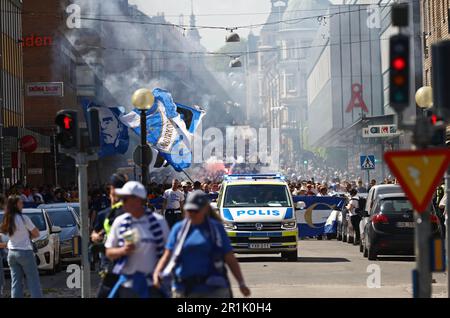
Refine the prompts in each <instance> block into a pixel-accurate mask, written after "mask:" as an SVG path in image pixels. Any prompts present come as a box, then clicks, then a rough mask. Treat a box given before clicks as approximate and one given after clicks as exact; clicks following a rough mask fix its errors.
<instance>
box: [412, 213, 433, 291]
mask: <svg viewBox="0 0 450 318" xmlns="http://www.w3.org/2000/svg"><path fill="white" fill-rule="evenodd" d="M414 214H415V220H416V230H415V231H414V234H415V254H416V266H417V274H418V279H417V286H416V288H417V297H418V298H431V280H432V273H431V266H430V265H431V259H430V257H431V253H430V240H431V224H430V211H429V209H426V211H425V212H423V213H422V214H420V213H419V212H417V211H415V212H414Z"/></svg>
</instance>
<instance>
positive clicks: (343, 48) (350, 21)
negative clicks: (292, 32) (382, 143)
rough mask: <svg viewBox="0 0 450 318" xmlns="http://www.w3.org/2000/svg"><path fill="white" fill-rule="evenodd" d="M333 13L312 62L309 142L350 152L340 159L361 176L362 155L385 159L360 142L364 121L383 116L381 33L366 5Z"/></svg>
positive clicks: (341, 7)
mask: <svg viewBox="0 0 450 318" xmlns="http://www.w3.org/2000/svg"><path fill="white" fill-rule="evenodd" d="M329 13H330V19H329V23H328V24H327V25H325V26H324V27H323V28H322V29H321V30H320V32H319V33H318V35H317V37H316V40H315V41H314V43H313V46H314V49H313V50H312V54H310V58H309V60H308V64H309V65H310V66H311V69H310V72H309V75H308V81H307V87H308V89H307V91H308V105H309V107H308V118H309V120H308V142H309V144H310V145H311V146H313V147H325V148H339V147H341V148H344V149H346V150H347V158H341V160H346V161H347V162H346V166H347V170H348V171H351V172H353V173H356V172H357V167H356V166H357V164H359V163H357V161H359V155H360V154H368V153H370V154H376V155H377V157H380V156H381V155H382V154H381V149H375V148H376V146H368V145H367V144H368V142H367V143H366V144H364V143H363V142H359V138H356V137H359V136H362V132H361V128H360V127H359V128H358V125H359V123H361V122H362V120H364V119H365V118H367V117H380V116H382V115H384V110H383V107H382V104H383V95H382V89H381V85H382V77H381V57H380V41H379V29H375V28H374V29H372V28H369V27H368V26H367V24H366V21H367V19H368V15H369V13H368V11H367V6H365V5H349V6H347V5H339V6H333V7H331V8H330V11H329ZM339 165H342V164H339Z"/></svg>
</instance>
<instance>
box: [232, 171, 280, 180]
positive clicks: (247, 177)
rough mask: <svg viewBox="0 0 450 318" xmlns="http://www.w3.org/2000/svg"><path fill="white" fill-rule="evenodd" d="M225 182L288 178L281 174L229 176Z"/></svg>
mask: <svg viewBox="0 0 450 318" xmlns="http://www.w3.org/2000/svg"><path fill="white" fill-rule="evenodd" d="M224 179H225V180H228V181H229V180H261V179H269V180H270V179H272V180H274V179H277V180H285V179H286V178H285V177H284V176H283V175H281V174H279V173H268V174H227V175H225V176H224Z"/></svg>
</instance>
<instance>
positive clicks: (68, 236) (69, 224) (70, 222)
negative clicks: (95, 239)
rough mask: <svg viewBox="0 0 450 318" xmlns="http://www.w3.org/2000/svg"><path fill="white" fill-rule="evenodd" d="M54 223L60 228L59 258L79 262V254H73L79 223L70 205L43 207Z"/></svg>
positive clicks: (78, 234)
mask: <svg viewBox="0 0 450 318" xmlns="http://www.w3.org/2000/svg"><path fill="white" fill-rule="evenodd" d="M44 210H45V211H46V212H47V214H48V216H49V217H50V220H51V221H52V223H53V224H54V225H57V226H59V227H60V228H61V232H60V233H59V239H60V241H61V260H62V262H64V263H72V262H79V261H80V256H74V245H73V242H74V238H77V237H79V236H80V223H79V221H78V218H77V215H76V213H75V211H74V210H73V208H71V207H70V206H65V207H60V208H46V209H44Z"/></svg>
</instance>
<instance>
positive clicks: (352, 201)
mask: <svg viewBox="0 0 450 318" xmlns="http://www.w3.org/2000/svg"><path fill="white" fill-rule="evenodd" d="M349 205H350V209H349V214H350V216H353V215H356V209H358V208H359V198H358V197H353V198H351V199H350V202H349Z"/></svg>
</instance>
